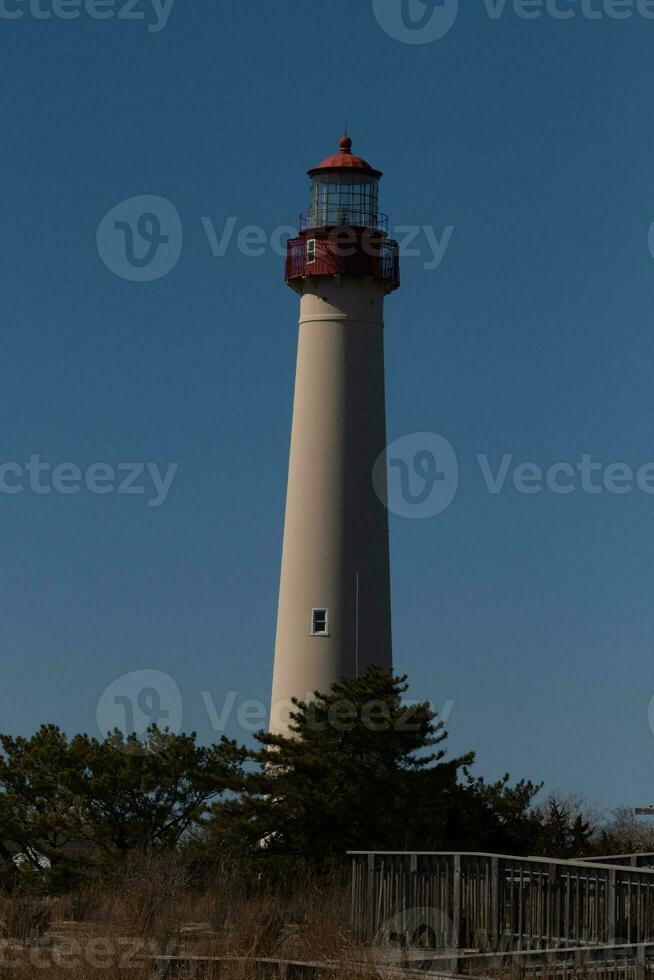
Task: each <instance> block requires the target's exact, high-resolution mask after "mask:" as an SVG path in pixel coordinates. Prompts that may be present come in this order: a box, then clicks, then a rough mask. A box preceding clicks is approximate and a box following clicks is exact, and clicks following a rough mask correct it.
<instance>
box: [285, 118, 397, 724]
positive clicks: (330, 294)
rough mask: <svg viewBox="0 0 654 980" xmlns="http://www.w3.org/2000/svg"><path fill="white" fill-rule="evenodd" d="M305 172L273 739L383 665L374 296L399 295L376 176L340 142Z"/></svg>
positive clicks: (383, 532) (382, 419)
mask: <svg viewBox="0 0 654 980" xmlns="http://www.w3.org/2000/svg"><path fill="white" fill-rule="evenodd" d="M309 176H310V177H311V200H310V205H309V211H308V213H307V214H305V215H302V216H301V219H300V222H301V224H300V228H301V230H300V236H299V238H296V239H293V240H291V241H290V242H289V243H288V255H287V260H286V282H287V283H288V285H289V286H291V288H292V289H294V290H295V291H296V292H297V293H298V294H299V295H300V332H299V343H298V356H297V373H296V381H295V401H294V407H293V429H292V435H291V453H290V464H289V475H288V492H287V500H286V521H285V527H284V547H283V557H282V570H281V583H280V593H279V610H278V617H277V638H276V644H275V667H274V679H273V693H272V711H271V726H270V727H271V730H272V731H273V732H282V733H283V732H285V731H287V727H288V720H289V717H288V711H289V709H290V701H291V698H293V697H298V698H301V699H302V700H306V699H307V698H309V699H310V698H311V695H312V694H313V693H314V692H315V691H321V692H328V691H329V690H330V688H331V686H332V684H334V683H335V682H336V681H338V680H340V679H341V678H343V677H356V676H358V675H359V674H360V673H362V672H363V671H365V670H366V668H367V667H368V666H369V665H370V664H378V665H379V666H381V667H385V668H388V667H391V666H392V648H391V646H392V645H391V600H390V572H389V552H388V520H387V513H386V508H385V506H384V503H383V502H382V500H383V499H385V494H384V492H381V493H380V487H379V486H378V485H377V487H376V488H375V487H373V481H372V474H373V467H374V464H375V461H376V460H377V458H378V456H379V455H380V453H382V452H383V451H384V450H385V448H386V410H385V391H384V297H385V296H386V294H387V293H389V292H391V291H392V290H394V289H397V287H398V286H399V282H400V274H399V249H398V246H397V243H396V242H394V241H391V240H389V239H388V238H387V237H386V230H387V218H386V216H385V215H382V214H381V213H380V212H379V208H378V190H379V180H380V178H381V176H382V174H381V173H380V172H379V171H378V170H374V169H373V168H372V167H371V166H370V165H369V164H368V163H366V161H365V160H362V159H361V157H358V156H355V155H354V154H353V153H352V140H351V139H350V138H349V136H347V135H346V136H344V137H343V138H342V139H341V141H340V148H339V152H338V153H337V154H336V155H335V156H332V157H329V158H328V159H327V160H325V161H324V162H323V163H321V164H320V166H318V167H315V168H313V169H312V170H310V171H309ZM383 489H384V488H381V490H382V491H383Z"/></svg>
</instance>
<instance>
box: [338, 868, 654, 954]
mask: <svg viewBox="0 0 654 980" xmlns="http://www.w3.org/2000/svg"><path fill="white" fill-rule="evenodd" d="M352 861H353V870H352V920H353V926H354V929H355V933H356V935H357V936H358V937H359V939H360V940H361V941H362V942H365V943H372V944H374V945H376V944H378V945H385V944H389V943H390V944H400V945H402V944H406V945H408V946H419V947H422V948H428V949H447V948H454V949H457V948H467V949H476V950H482V951H483V950H488V951H496V950H521V949H539V948H540V949H543V948H554V947H556V946H588V945H615V944H617V943H631V944H635V943H645V942H650V941H652V940H654V869H652V870H647V869H644V868H634V867H626V866H617V865H609V864H600V863H597V862H594V863H589V862H581V861H579V862H575V861H561V860H550V859H546V858H525V857H508V856H505V855H498V854H464V853H395V854H394V853H386V852H383V853H382V852H355V853H353V854H352Z"/></svg>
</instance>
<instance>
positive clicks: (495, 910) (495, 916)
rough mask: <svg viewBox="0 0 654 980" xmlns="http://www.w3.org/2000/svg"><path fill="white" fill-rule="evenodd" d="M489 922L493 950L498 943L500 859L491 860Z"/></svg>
mask: <svg viewBox="0 0 654 980" xmlns="http://www.w3.org/2000/svg"><path fill="white" fill-rule="evenodd" d="M490 899H491V921H490V927H491V929H490V933H491V934H490V941H491V943H492V944H493V947H494V949H497V948H498V947H499V943H500V859H499V858H496V857H495V858H493V859H492V860H491V893H490Z"/></svg>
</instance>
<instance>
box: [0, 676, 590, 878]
mask: <svg viewBox="0 0 654 980" xmlns="http://www.w3.org/2000/svg"><path fill="white" fill-rule="evenodd" d="M407 691H408V685H407V683H406V677H396V676H394V675H393V674H392V673H391V672H390V671H382V670H380V669H378V668H374V667H373V668H370V669H369V670H368V671H367V672H366V674H365V675H364V676H363V677H361V678H358V679H356V680H352V679H349V680H347V679H346V680H343V681H341V682H340V683H339V684H336V685H334V687H333V688H332V690H331V691H330V692H329V693H319V692H316V694H315V695H314V698H313V700H312V701H310V702H309V703H305V702H301V701H295V702H294V705H295V708H294V711H293V714H292V724H291V733H290V735H289V736H281V735H270V734H266V733H265V732H260V733H259V734H258V735H257V741H258V746H257V747H256V748H255V749H254V750H246V749H244V748H242V747H239V746H238V745H237V744H236V743H235V742H231V741H228V740H227V739H224V738H223V739H222V740H221V741H220V742H218V743H217V744H215V745H212V746H207V747H203V746H199V745H198V744H197V742H196V736H195V734H191V735H174V734H171V733H170V732H168V731H161V730H160V729H158V728H157V727H153V728H151V729H150V730H149V732H148V735H147V738H146V740H145V742H141V741H140V740H139V739H138V738H137V737H136V736H132V737H130V738H125V737H124V736H123V735H121V734H120V733H119V732H114V733H112V734H111V735H109V736H108V737H107V738H106V739H104V740H102V741H99V740H97V739H93V738H90V737H89V736H88V735H77V736H75V737H73V738H71V739H68V738H67V737H66V735H65V734H64V733H63V732H61V731H60V730H59V729H58V728H56V727H55V726H52V725H50V726H44V727H42V728H41V729H39V731H38V732H37V733H36V734H35V735H34V736H33V737H32V738H13V737H11V736H9V735H2V736H0V750H1V751H0V867H4V870H5V873H4V875H0V885H2V886H3V887H11V884H12V882H14V881H15V880H16V878H17V877H18V878H20V879H22V881H23V882H25V881H27V879H28V878H29V879H30V880H31V882H32V884H31V885H30V887H34V888H43V887H46V888H52V889H59V890H61V889H66V888H67V887H69V885H70V883H71V881H72V880H73V878H74V877H75V876H76V875H77V874H78V873H79V869H81V868H97V867H98V866H103V867H104V868H106V867H107V865H108V864H113V866H114V867H119V866H121V862H122V861H123V860H124V859H125V857H126V856H130V855H134V854H136V853H146V854H151V853H153V852H155V851H159V852H162V853H163V854H167V853H172V852H173V851H174V850H176V849H179V848H180V847H181V846H182V845H183V846H184V847H185V848H186V849H187V852H188V854H189V855H190V856H191V857H192V858H193V861H194V862H195V864H196V866H197V867H198V868H201V867H207V866H209V865H210V864H211V863H212V862H215V861H222V860H223V858H224V856H225V855H226V854H227V853H234V852H237V853H238V854H239V856H240V857H241V859H242V862H241V867H242V870H243V872H246V871H247V870H248V868H249V870H251V871H252V872H253V873H254V874H255V875H258V874H259V873H260V872H259V871H258V870H257V869H259V868H261V862H262V860H263V862H264V868H265V874H266V876H269V877H270V878H271V880H274V879H275V878H276V877H277V876H279V877H280V879H281V880H283V879H284V876H285V874H286V872H287V871H288V868H289V867H294V866H296V865H297V864H301V865H302V866H310V867H313V868H319V869H322V870H324V869H326V868H328V867H332V868H333V867H334V865H335V863H337V862H342V861H343V860H344V858H345V855H346V852H347V851H348V850H398V851H401V850H435V851H438V850H460V851H487V852H489V851H490V852H495V853H508V854H545V855H550V856H560V857H574V856H580V855H582V854H586V853H588V852H589V850H590V848H591V838H592V837H593V834H594V833H595V828H594V827H593V826H592V824H591V821H590V820H589V819H588V818H587V816H585V815H584V813H583V812H582V807H581V805H580V803H579V801H578V800H575V799H572V800H567V801H562V800H560V799H557V798H555V797H550V799H549V800H548V801H547V802H546V803H545V804H544V805H542V806H536V805H535V798H536V796H537V794H538V793H539V791H540V789H541V786H540V785H539V784H536V783H532V782H530V781H527V780H521V781H520V782H517V783H515V784H511V782H510V779H509V776H505V777H504V778H503V779H501V780H499V781H497V782H495V783H486V782H485V781H484V780H483V779H480V778H475V777H474V776H473V775H472V774H471V772H470V767H471V766H472V763H473V761H474V756H473V754H472V753H468V754H466V755H463V756H459V757H455V758H452V759H448V758H447V757H446V753H445V743H446V739H447V733H446V731H445V729H444V727H443V723H442V721H441V720H440V719H439V718H438V716H437V715H436V713H435V712H434V711H433V710H432V708H431V706H430V705H429V704H428V703H426V702H421V703H407V701H406V698H405V695H406V694H407ZM246 763H247V765H246ZM2 842H5V843H7V842H11V843H12V845H13V847H17V848H18V849H19V850H21V851H22V852H23V853H24V854H25V856H26V858H27V865H24V866H23V867H22V868H21V870H20V872H18V871H17V870H16V869H15V868H13V866H12V865H11V864H10V862H9V861H8V858H9V856H10V855H9V850H8V848H7V847H6V846H5V845H4V844H3V843H2ZM40 855H45V856H46V857H47V858H48V859H49V860H50V861H51V862H52V868H51V869H50V870H49V871H48V872H47V874H44V873H43V871H42V868H41V867H40V861H41V859H40ZM2 858H4V859H5V860H4V862H3V861H2ZM3 882H4V885H3V884H2V883H3ZM7 883H8V884H7Z"/></svg>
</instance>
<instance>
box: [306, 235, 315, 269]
mask: <svg viewBox="0 0 654 980" xmlns="http://www.w3.org/2000/svg"><path fill="white" fill-rule="evenodd" d="M315 261H316V240H315V238H310V239H309V240H308V242H307V265H313V263H314V262H315Z"/></svg>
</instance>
